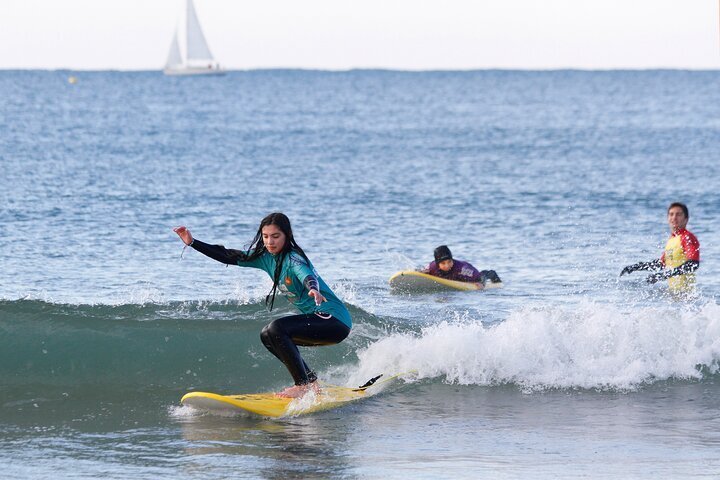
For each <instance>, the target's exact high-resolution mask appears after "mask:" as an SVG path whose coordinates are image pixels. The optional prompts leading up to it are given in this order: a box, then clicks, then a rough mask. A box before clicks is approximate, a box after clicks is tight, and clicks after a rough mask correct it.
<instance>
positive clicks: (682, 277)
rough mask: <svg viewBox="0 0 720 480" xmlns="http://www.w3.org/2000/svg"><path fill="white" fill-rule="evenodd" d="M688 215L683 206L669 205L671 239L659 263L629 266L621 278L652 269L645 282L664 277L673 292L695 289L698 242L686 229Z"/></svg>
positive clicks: (624, 269) (668, 215) (698, 255)
mask: <svg viewBox="0 0 720 480" xmlns="http://www.w3.org/2000/svg"><path fill="white" fill-rule="evenodd" d="M689 219H690V213H689V212H688V208H687V206H686V205H685V204H684V203H679V202H675V203H671V204H670V206H669V207H668V210H667V220H668V224H669V225H670V232H671V233H670V238H669V239H668V241H667V243H666V244H665V251H664V252H663V254H662V256H661V257H660V259H658V260H653V261H651V262H640V263H636V264H635V265H628V266H627V267H625V268H623V269H622V272H620V276H623V275H625V274H626V273H631V272H634V271H636V270H652V271H654V272H655V273H652V274H650V275H648V277H647V282H648V283H655V282H657V281H658V280H662V279H665V278H667V279H668V283H669V285H670V290H671V291H672V292H674V293H680V292H686V291H688V290H690V289H691V288H693V287H694V286H695V273H693V272H695V270H697V269H698V267H699V266H700V242H698V239H697V238H696V237H695V235H693V234H692V233H690V232H689V231H688V230H687V229H686V228H685V227H687V223H688V220H689Z"/></svg>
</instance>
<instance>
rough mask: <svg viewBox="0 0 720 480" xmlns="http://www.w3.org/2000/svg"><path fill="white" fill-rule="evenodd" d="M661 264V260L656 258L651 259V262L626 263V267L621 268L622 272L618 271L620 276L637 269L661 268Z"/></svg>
mask: <svg viewBox="0 0 720 480" xmlns="http://www.w3.org/2000/svg"><path fill="white" fill-rule="evenodd" d="M662 269H663V264H662V262H661V261H660V260H659V259H658V260H653V261H651V262H638V263H636V264H634V265H628V266H627V267H625V268H623V269H622V272H620V276H621V277H622V276H623V275H625V274H626V273H632V272H636V271H638V270H653V271H656V270H662Z"/></svg>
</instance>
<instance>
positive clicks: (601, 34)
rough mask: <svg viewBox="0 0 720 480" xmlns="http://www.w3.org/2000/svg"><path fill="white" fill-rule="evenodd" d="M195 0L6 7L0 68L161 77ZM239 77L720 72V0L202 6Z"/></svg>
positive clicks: (31, 1)
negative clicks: (373, 72)
mask: <svg viewBox="0 0 720 480" xmlns="http://www.w3.org/2000/svg"><path fill="white" fill-rule="evenodd" d="M183 6H184V0H0V69H72V70H105V69H114V70H157V69H161V68H162V67H163V65H164V63H165V59H166V57H167V54H168V50H169V47H170V42H171V40H172V35H173V32H174V30H175V26H176V25H177V19H178V16H179V14H180V11H181V9H182V8H184V7H183ZM195 6H196V10H197V13H198V17H199V19H200V23H201V25H202V28H203V30H204V32H205V37H206V38H207V40H208V43H209V45H210V50H211V51H212V53H213V55H214V56H215V58H216V60H217V61H219V62H220V64H221V65H222V66H223V67H225V68H227V69H231V70H234V69H238V70H244V69H257V68H308V69H328V70H346V69H352V68H387V69H399V70H467V69H485V68H508V69H556V68H579V69H616V68H620V69H626V68H630V69H644V68H681V69H685V68H687V69H718V68H720V32H719V31H718V29H719V25H720V12H719V7H720V5H719V1H718V0H592V1H590V0H544V1H540V0H355V1H351V0H306V1H302V0H262V1H257V0H253V1H249V0H195Z"/></svg>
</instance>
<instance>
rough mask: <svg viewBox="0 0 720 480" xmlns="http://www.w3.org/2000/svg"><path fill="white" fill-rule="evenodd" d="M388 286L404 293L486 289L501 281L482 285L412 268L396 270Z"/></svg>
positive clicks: (498, 286)
mask: <svg viewBox="0 0 720 480" xmlns="http://www.w3.org/2000/svg"><path fill="white" fill-rule="evenodd" d="M389 283H390V288H391V289H392V290H395V291H398V292H404V293H419V292H442V291H452V290H463V291H470V290H487V289H490V288H501V287H502V282H497V283H492V282H487V283H485V285H484V286H481V284H477V283H470V282H458V281H456V280H447V279H445V278H440V277H436V276H433V275H428V274H427V273H422V272H416V271H414V270H403V271H402V272H397V273H396V274H395V275H393V276H392V277H390V280H389Z"/></svg>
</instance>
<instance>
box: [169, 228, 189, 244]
mask: <svg viewBox="0 0 720 480" xmlns="http://www.w3.org/2000/svg"><path fill="white" fill-rule="evenodd" d="M173 232H175V233H177V234H178V237H180V240H182V241H183V243H185V245H190V244H191V243H192V242H193V236H192V234H191V233H190V230H188V229H187V227H185V226H180V227H175V228H173Z"/></svg>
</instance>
